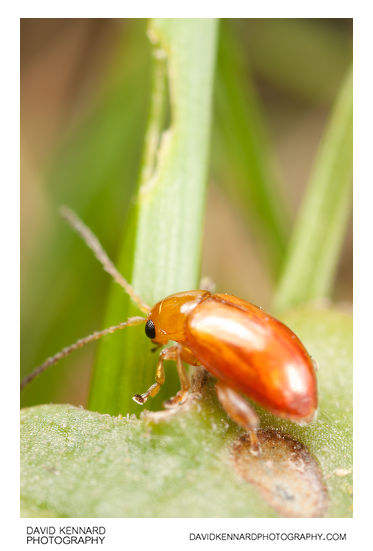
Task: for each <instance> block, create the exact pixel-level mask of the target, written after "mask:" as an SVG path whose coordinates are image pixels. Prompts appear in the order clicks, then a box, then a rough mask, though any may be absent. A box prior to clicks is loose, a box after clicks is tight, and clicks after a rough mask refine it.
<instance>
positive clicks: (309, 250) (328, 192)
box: [274, 70, 352, 310]
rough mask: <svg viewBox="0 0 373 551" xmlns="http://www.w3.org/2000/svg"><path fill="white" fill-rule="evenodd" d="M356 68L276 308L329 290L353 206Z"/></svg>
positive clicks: (337, 110)
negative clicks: (353, 125)
mask: <svg viewBox="0 0 373 551" xmlns="http://www.w3.org/2000/svg"><path fill="white" fill-rule="evenodd" d="M351 181H352V70H351V71H350V72H349V73H348V75H347V77H346V80H345V82H344V84H343V87H342V89H341V91H340V94H339V97H338V99H337V102H336V105H335V107H334V110H333V113H332V115H331V119H330V122H329V124H328V127H327V129H326V132H325V135H324V137H323V140H322V142H321V145H320V149H319V153H318V156H317V159H316V162H315V165H314V169H313V173H312V175H311V179H310V182H309V185H308V189H307V191H306V195H305V198H304V200H303V204H302V208H301V210H300V213H299V216H298V219H297V222H296V225H295V228H294V233H293V237H292V240H291V243H290V246H289V251H288V256H287V261H286V262H285V265H284V271H283V273H282V277H281V279H280V282H279V285H278V290H277V294H276V297H275V300H274V306H275V308H276V309H277V310H283V309H284V308H287V307H289V306H293V305H297V304H302V303H306V302H309V301H312V300H315V299H318V298H320V297H323V296H327V295H328V294H329V293H330V290H331V286H332V283H333V278H334V274H335V271H336V266H337V262H338V257H339V253H340V249H341V245H342V240H343V236H344V234H345V230H346V224H347V222H348V217H349V213H350V208H351V199H352V194H351Z"/></svg>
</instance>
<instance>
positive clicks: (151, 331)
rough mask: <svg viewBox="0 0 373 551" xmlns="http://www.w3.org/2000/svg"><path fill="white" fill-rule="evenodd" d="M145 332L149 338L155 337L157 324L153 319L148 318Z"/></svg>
mask: <svg viewBox="0 0 373 551" xmlns="http://www.w3.org/2000/svg"><path fill="white" fill-rule="evenodd" d="M145 333H146V336H147V337H149V339H155V325H154V323H153V322H152V320H148V321H147V322H146V325H145Z"/></svg>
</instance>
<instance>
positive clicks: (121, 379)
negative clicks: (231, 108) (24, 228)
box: [89, 19, 217, 414]
mask: <svg viewBox="0 0 373 551" xmlns="http://www.w3.org/2000/svg"><path fill="white" fill-rule="evenodd" d="M216 27H217V23H216V21H215V20H213V19H206V20H198V19H192V20H187V19H175V20H171V19H169V20H152V21H151V23H150V26H149V37H150V40H151V42H152V45H153V54H154V80H153V91H152V98H151V103H152V105H151V111H150V113H151V114H150V119H149V124H148V130H147V134H146V139H145V148H144V151H145V153H144V161H143V165H142V169H141V175H140V181H139V188H138V194H137V199H136V204H135V205H134V206H133V208H132V212H131V214H130V220H129V222H128V224H127V227H126V231H125V236H124V241H123V246H122V252H121V255H120V259H119V262H118V267H119V269H120V271H121V272H123V273H124V275H125V276H126V277H127V278H128V279H129V280H130V281H131V282H132V285H133V286H134V288H135V290H136V292H137V293H138V294H139V295H140V296H141V297H142V299H143V300H144V301H145V302H146V303H148V304H154V303H155V302H157V301H158V300H160V299H162V298H164V297H165V296H167V295H168V294H170V293H172V292H176V291H182V290H186V289H191V288H193V287H196V286H198V277H199V266H200V252H201V237H202V224H203V212H204V202H205V181H206V171H207V160H208V139H209V127H210V107H211V94H212V81H213V68H214V54H215V38H216ZM167 92H168V94H169V98H168V102H167ZM167 107H168V109H169V113H168V118H169V120H170V124H169V127H168V128H167V127H166V123H167ZM165 127H166V128H165ZM132 312H137V313H138V311H137V310H136V308H135V307H134V306H132V304H130V303H129V300H128V298H127V297H126V296H125V295H124V293H123V292H121V290H120V289H116V288H115V287H114V286H113V288H112V292H111V296H110V300H109V306H108V313H107V316H106V320H105V325H111V323H112V322H111V320H113V319H120V320H124V319H126V318H127V317H129V316H131V315H132ZM137 329H138V328H133V329H130V330H129V331H128V332H127V333H126V334H124V335H121V336H119V335H113V336H112V338H111V339H108V340H107V341H105V342H103V343H101V346H100V349H99V355H98V361H97V364H96V367H95V371H94V377H93V382H92V388H91V394H90V400H89V407H90V408H91V409H95V410H97V411H101V412H105V413H112V414H117V413H119V412H125V413H127V412H137V413H139V412H140V411H141V409H140V406H138V405H137V404H135V403H134V402H133V401H132V399H131V397H132V395H133V394H136V393H139V392H142V391H143V390H144V389H146V388H147V387H148V386H149V385H150V384H151V383H152V382H153V379H154V369H155V362H156V359H157V358H156V356H155V355H154V354H153V355H151V352H150V348H151V346H152V343H151V342H149V341H148V340H147V339H146V337H145V336H144V328H143V327H141V328H140V331H138V330H137ZM118 337H120V338H118ZM167 379H170V377H169V376H168V374H167ZM171 386H174V385H171ZM167 390H168V393H170V385H167ZM160 394H161V393H160ZM161 399H162V396H160V398H158V400H157V399H155V400H153V401H150V402H149V408H157V407H159V403H160V400H161ZM147 405H148V404H147Z"/></svg>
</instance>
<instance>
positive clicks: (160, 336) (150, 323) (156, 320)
mask: <svg viewBox="0 0 373 551" xmlns="http://www.w3.org/2000/svg"><path fill="white" fill-rule="evenodd" d="M210 294H211V293H209V291H186V292H184V293H176V294H174V295H170V296H168V297H166V298H165V299H163V300H161V301H160V302H158V303H157V304H156V305H155V306H153V308H152V309H151V310H150V312H149V314H148V316H147V319H146V325H145V333H146V336H147V337H149V339H151V340H152V341H153V342H155V343H157V344H166V343H167V342H168V341H176V342H183V341H184V340H185V338H184V335H185V321H186V318H187V317H188V316H189V314H190V313H191V312H192V310H194V308H195V307H196V306H197V305H198V304H199V303H200V302H201V301H202V300H203V299H205V298H207V297H208V296H210Z"/></svg>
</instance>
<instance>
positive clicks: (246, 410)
mask: <svg viewBox="0 0 373 551" xmlns="http://www.w3.org/2000/svg"><path fill="white" fill-rule="evenodd" d="M215 388H216V392H217V395H218V398H219V401H220V403H221V405H222V406H223V408H224V409H225V411H226V412H227V413H228V415H229V417H230V418H231V419H233V421H235V422H236V423H238V424H239V425H240V426H241V427H243V428H244V429H245V430H247V431H248V432H249V435H250V440H251V448H250V451H251V453H252V454H253V455H259V453H260V444H259V441H258V437H257V434H256V431H257V429H258V428H259V418H258V416H257V414H256V413H255V411H254V410H253V408H252V407H251V406H250V404H249V403H248V402H247V401H246V400H245V398H243V397H242V396H241V395H240V394H239V393H238V392H236V391H235V390H233V389H232V388H230V387H229V386H226V385H225V384H224V383H222V382H221V381H218V382H217V383H216V386H215Z"/></svg>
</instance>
